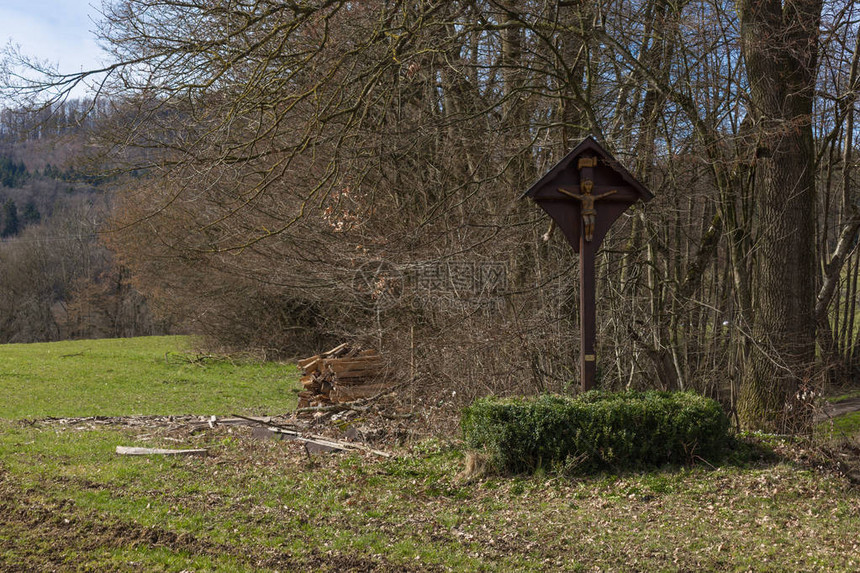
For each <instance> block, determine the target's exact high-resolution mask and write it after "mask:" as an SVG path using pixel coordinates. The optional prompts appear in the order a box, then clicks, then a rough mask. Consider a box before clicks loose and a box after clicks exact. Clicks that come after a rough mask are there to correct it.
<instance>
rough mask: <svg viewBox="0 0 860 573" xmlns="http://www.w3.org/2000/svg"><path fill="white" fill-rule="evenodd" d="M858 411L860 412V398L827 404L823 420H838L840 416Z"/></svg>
mask: <svg viewBox="0 0 860 573" xmlns="http://www.w3.org/2000/svg"><path fill="white" fill-rule="evenodd" d="M858 410H860V397H858V398H849V399H848V400H843V401H841V402H836V403H835V404H827V405H826V406H825V407H824V412H823V415H822V419H824V420H826V419H827V418H836V417H838V416H843V415H845V414H850V413H851V412H857V411H858Z"/></svg>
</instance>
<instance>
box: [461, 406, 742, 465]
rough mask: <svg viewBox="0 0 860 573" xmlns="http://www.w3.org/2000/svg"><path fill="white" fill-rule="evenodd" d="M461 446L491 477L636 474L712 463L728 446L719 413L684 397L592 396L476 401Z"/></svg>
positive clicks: (465, 419)
mask: <svg viewBox="0 0 860 573" xmlns="http://www.w3.org/2000/svg"><path fill="white" fill-rule="evenodd" d="M462 428H463V433H464V437H465V440H466V443H467V446H468V447H470V448H473V449H477V450H483V451H484V452H486V453H487V454H489V457H490V463H491V464H492V465H494V466H495V467H496V469H498V470H502V471H512V472H524V471H533V470H535V469H537V468H539V467H552V466H557V465H560V464H561V465H566V466H567V467H568V468H572V467H575V469H576V470H578V471H594V470H606V469H615V470H617V469H639V468H644V467H651V466H657V465H662V464H667V463H689V462H691V461H694V460H696V459H700V458H701V459H704V460H710V461H716V460H718V459H719V458H720V457H721V455H722V453H723V451H724V450H725V449H726V447H727V446H728V445H729V443H730V436H729V433H728V429H729V420H728V418H727V417H726V415H725V413H724V412H723V409H722V407H721V406H720V405H719V404H718V403H717V402H715V401H714V400H711V399H709V398H705V397H703V396H699V395H698V394H692V393H689V392H657V391H647V392H621V393H608V392H602V391H591V392H587V393H585V394H581V395H579V396H577V397H575V398H570V397H564V396H551V395H543V396H538V397H536V398H494V397H489V398H482V399H479V400H477V401H475V402H474V403H473V404H472V405H471V406H469V407H467V408H466V410H465V411H464V413H463V417H462Z"/></svg>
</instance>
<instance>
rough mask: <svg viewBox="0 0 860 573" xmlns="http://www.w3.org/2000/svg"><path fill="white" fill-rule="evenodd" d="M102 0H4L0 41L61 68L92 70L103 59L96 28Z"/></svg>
mask: <svg viewBox="0 0 860 573" xmlns="http://www.w3.org/2000/svg"><path fill="white" fill-rule="evenodd" d="M100 7H101V0H0V44H2V45H3V46H5V45H6V44H7V43H9V42H10V41H11V42H13V43H14V44H19V45H20V46H21V48H22V51H23V52H24V53H26V54H28V55H31V56H35V57H37V58H39V59H41V60H48V61H50V62H53V63H55V64H58V65H59V67H60V71H63V72H76V71H81V70H82V69H90V68H92V67H95V66H98V65H99V63H100V62H101V50H100V48H99V47H98V43H97V42H96V39H95V36H94V35H93V33H92V30H94V29H95V27H96V26H95V23H94V22H93V20H94V19H95V20H98V9H99V8H100Z"/></svg>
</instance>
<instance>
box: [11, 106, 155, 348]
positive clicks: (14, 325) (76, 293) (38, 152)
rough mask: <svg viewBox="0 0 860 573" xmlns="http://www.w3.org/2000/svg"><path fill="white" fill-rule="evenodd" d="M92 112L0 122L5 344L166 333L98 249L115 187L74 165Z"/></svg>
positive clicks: (19, 114)
mask: <svg viewBox="0 0 860 573" xmlns="http://www.w3.org/2000/svg"><path fill="white" fill-rule="evenodd" d="M90 108H91V105H90V104H89V103H87V102H86V101H77V100H76V101H69V102H65V103H63V104H60V105H58V106H55V110H54V111H55V113H53V114H48V113H46V112H44V111H42V112H39V113H27V112H23V111H20V110H3V111H2V112H0V269H2V270H0V343H4V342H37V341H51V340H60V339H66V338H94V337H108V336H109V337H115V336H137V335H146V334H159V333H164V332H167V331H168V330H169V327H168V325H165V324H161V323H158V322H157V321H156V320H154V319H153V317H152V315H151V313H150V310H149V307H148V305H147V303H146V301H145V300H144V298H143V297H142V296H141V295H140V294H139V293H138V292H137V291H136V290H135V289H134V288H133V287H132V286H131V284H130V282H129V279H128V273H127V272H126V271H125V269H123V268H122V267H121V266H119V265H118V264H117V263H116V261H115V259H114V257H113V254H112V253H111V252H110V251H109V250H108V249H107V248H106V247H105V246H104V245H103V244H102V243H101V241H100V239H99V234H100V231H101V228H102V226H103V224H104V221H105V218H106V217H107V216H108V214H109V213H110V208H111V204H112V200H111V189H110V185H109V180H108V179H106V178H104V177H101V176H98V175H91V174H90V173H89V172H87V171H86V170H85V169H84V168H82V167H81V166H80V165H79V164H78V163H77V158H78V157H79V155H80V150H81V149H82V148H83V146H84V141H85V138H86V134H87V130H88V129H89V127H90V126H91V121H92V119H91V118H87V119H81V118H83V117H84V116H85V114H86V112H87V111H88V110H90Z"/></svg>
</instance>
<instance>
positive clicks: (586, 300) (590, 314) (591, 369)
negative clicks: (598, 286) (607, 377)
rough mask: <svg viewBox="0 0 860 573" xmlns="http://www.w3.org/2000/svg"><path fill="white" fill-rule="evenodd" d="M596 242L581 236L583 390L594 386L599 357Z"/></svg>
mask: <svg viewBox="0 0 860 573" xmlns="http://www.w3.org/2000/svg"><path fill="white" fill-rule="evenodd" d="M594 251H595V248H594V243H592V242H590V241H586V240H585V234H584V233H583V234H581V235H580V237H579V319H580V321H579V335H580V336H579V340H580V346H579V348H580V353H579V373H580V384H581V385H582V391H583V392H587V391H588V390H591V389H592V388H594V375H595V372H596V370H597V357H596V355H595V353H594V346H595V340H596V338H597V316H596V315H597V312H596V308H595V307H596V305H597V301H596V297H595V294H594V289H595V281H594Z"/></svg>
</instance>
